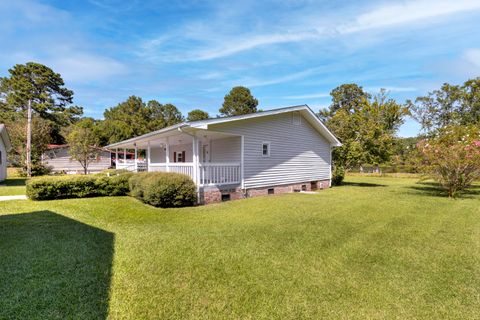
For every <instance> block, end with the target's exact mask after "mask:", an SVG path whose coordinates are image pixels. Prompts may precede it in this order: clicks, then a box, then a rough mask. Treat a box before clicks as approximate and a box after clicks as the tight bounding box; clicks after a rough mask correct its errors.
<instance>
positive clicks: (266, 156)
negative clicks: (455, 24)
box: [262, 141, 271, 158]
mask: <svg viewBox="0 0 480 320" xmlns="http://www.w3.org/2000/svg"><path fill="white" fill-rule="evenodd" d="M265 145H266V146H267V154H264V153H263V147H264V146H265ZM270 148H271V145H270V141H262V157H264V158H268V157H270V154H271V149H270Z"/></svg>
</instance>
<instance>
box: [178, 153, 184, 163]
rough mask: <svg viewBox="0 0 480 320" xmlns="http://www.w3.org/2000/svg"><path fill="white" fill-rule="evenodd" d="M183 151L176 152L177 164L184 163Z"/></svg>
mask: <svg viewBox="0 0 480 320" xmlns="http://www.w3.org/2000/svg"><path fill="white" fill-rule="evenodd" d="M182 152H183V151H180V152H177V162H184V160H183V158H182V154H183V153H182Z"/></svg>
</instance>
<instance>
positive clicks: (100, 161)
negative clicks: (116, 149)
mask: <svg viewBox="0 0 480 320" xmlns="http://www.w3.org/2000/svg"><path fill="white" fill-rule="evenodd" d="M69 149H70V148H69V146H68V145H67V144H61V145H59V144H50V145H48V150H47V151H45V152H44V153H43V154H42V164H43V165H45V166H48V167H50V168H51V169H52V172H53V173H67V174H75V173H83V171H84V170H83V167H82V165H81V164H80V162H78V161H77V160H75V159H72V157H71V156H70V154H69ZM111 166H112V158H111V155H110V151H108V150H106V149H99V155H98V157H96V159H94V160H93V161H92V162H91V163H90V164H89V166H88V173H96V172H100V171H102V170H105V169H108V168H110V167H111Z"/></svg>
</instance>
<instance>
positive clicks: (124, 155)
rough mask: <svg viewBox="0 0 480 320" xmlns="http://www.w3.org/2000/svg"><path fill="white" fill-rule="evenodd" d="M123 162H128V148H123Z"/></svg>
mask: <svg viewBox="0 0 480 320" xmlns="http://www.w3.org/2000/svg"><path fill="white" fill-rule="evenodd" d="M123 163H127V149H125V148H123Z"/></svg>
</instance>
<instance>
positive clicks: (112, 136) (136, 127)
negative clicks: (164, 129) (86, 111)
mask: <svg viewBox="0 0 480 320" xmlns="http://www.w3.org/2000/svg"><path fill="white" fill-rule="evenodd" d="M103 116H104V118H105V120H104V121H103V123H102V128H103V140H106V141H102V142H104V143H114V142H117V141H121V140H125V139H128V138H132V137H135V136H139V135H142V134H145V133H147V132H149V120H150V112H149V110H148V109H147V107H146V106H145V103H144V102H143V101H142V98H140V97H136V96H130V97H128V99H127V100H126V101H124V102H121V103H119V104H118V105H117V106H115V107H111V108H108V109H106V110H105V112H104V113H103Z"/></svg>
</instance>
